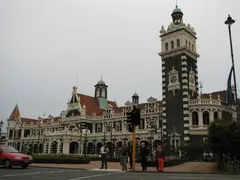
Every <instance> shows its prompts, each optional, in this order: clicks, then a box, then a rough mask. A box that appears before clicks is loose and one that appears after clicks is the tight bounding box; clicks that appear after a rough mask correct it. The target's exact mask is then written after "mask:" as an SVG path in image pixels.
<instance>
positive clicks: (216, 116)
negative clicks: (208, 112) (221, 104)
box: [213, 111, 218, 121]
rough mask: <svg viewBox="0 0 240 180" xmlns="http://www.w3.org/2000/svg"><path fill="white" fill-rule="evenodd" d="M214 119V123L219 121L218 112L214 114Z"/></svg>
mask: <svg viewBox="0 0 240 180" xmlns="http://www.w3.org/2000/svg"><path fill="white" fill-rule="evenodd" d="M213 118H214V121H217V120H218V112H217V111H215V112H214V114H213Z"/></svg>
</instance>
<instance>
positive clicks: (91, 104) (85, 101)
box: [78, 94, 122, 116]
mask: <svg viewBox="0 0 240 180" xmlns="http://www.w3.org/2000/svg"><path fill="white" fill-rule="evenodd" d="M78 95H79V96H80V102H81V105H82V107H83V105H85V106H86V114H87V115H89V116H92V115H93V113H96V116H101V115H103V112H104V110H102V109H100V107H99V103H98V99H97V98H95V97H92V96H88V95H85V94H78ZM108 104H110V105H111V106H112V108H113V110H114V112H115V113H121V112H122V110H121V108H119V107H118V106H117V105H116V103H115V102H113V101H108Z"/></svg>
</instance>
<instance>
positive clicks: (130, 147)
mask: <svg viewBox="0 0 240 180" xmlns="http://www.w3.org/2000/svg"><path fill="white" fill-rule="evenodd" d="M128 158H129V164H130V168H129V169H132V163H133V161H132V142H129V146H128Z"/></svg>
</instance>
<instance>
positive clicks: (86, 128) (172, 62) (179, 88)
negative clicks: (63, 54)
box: [7, 7, 236, 154]
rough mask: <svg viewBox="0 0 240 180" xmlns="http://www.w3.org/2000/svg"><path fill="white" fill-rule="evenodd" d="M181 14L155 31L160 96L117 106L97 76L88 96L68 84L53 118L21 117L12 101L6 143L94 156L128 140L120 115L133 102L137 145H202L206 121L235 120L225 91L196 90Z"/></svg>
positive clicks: (189, 37)
mask: <svg viewBox="0 0 240 180" xmlns="http://www.w3.org/2000/svg"><path fill="white" fill-rule="evenodd" d="M182 17H183V13H182V12H181V10H180V9H179V8H178V7H176V9H174V11H173V13H172V18H173V22H172V23H171V24H170V25H169V26H168V28H167V30H165V29H164V27H162V28H161V30H160V34H161V35H160V37H161V42H162V49H161V52H160V53H159V55H160V56H161V58H162V100H157V99H156V98H154V97H149V98H148V99H147V102H145V103H141V104H139V96H138V95H137V93H134V95H133V96H132V101H131V102H130V101H127V102H126V103H125V106H123V107H118V106H117V103H116V102H114V101H109V100H108V97H107V94H108V93H107V92H108V89H107V88H108V86H107V85H106V84H105V82H104V81H103V80H102V79H101V80H100V81H98V83H97V84H96V85H95V86H94V87H95V90H94V96H88V95H84V94H79V92H78V89H77V87H75V86H74V87H73V92H72V98H71V100H70V101H69V102H68V105H67V108H66V110H64V111H62V112H61V114H60V116H58V117H53V116H51V115H49V116H48V117H39V118H37V119H29V118H24V117H21V116H20V111H19V108H18V106H17V105H16V107H15V108H14V110H13V111H12V114H11V115H10V117H9V119H8V127H7V143H8V144H9V145H12V146H14V147H16V148H17V149H19V150H20V151H21V150H22V148H23V146H25V145H27V146H30V147H32V150H33V153H36V152H38V153H56V154H83V153H88V154H97V153H98V151H99V149H100V147H101V145H102V144H103V143H106V144H107V146H108V147H109V148H110V150H111V152H112V153H113V154H114V153H115V152H116V151H117V149H118V147H119V146H120V145H121V143H122V142H123V141H131V140H132V134H131V133H129V132H128V129H127V126H126V113H127V112H128V111H130V110H131V109H132V108H133V105H136V106H137V108H140V110H141V125H140V126H139V127H137V140H138V141H137V142H138V143H137V147H138V146H139V144H140V142H142V141H145V142H146V143H147V145H148V146H149V147H150V148H153V147H154V146H155V145H156V143H157V142H159V141H160V140H165V142H166V143H167V144H169V145H171V146H172V147H174V148H177V147H179V146H182V145H186V144H187V143H188V142H191V141H192V142H195V143H204V141H205V140H206V138H207V132H208V131H207V128H208V126H209V124H210V123H211V122H214V121H216V120H226V121H232V120H235V119H236V109H235V107H230V106H228V105H227V104H226V91H217V92H213V93H208V94H201V93H199V84H198V68H197V58H198V57H199V55H198V54H197V50H196V39H197V38H196V32H195V30H194V29H193V28H192V27H191V26H190V25H185V24H184V23H183V20H182Z"/></svg>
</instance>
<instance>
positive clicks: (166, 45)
mask: <svg viewBox="0 0 240 180" xmlns="http://www.w3.org/2000/svg"><path fill="white" fill-rule="evenodd" d="M165 50H166V51H168V43H165Z"/></svg>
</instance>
